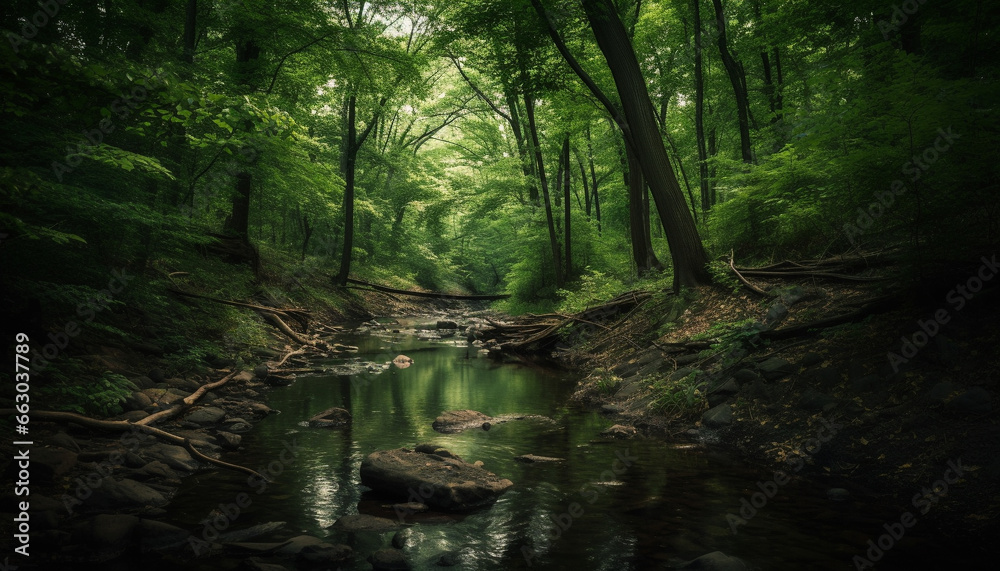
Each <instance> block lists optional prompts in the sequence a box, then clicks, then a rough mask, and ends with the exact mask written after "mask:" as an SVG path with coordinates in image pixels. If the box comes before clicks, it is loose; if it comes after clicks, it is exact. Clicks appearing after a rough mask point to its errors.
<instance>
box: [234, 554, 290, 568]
mask: <svg viewBox="0 0 1000 571" xmlns="http://www.w3.org/2000/svg"><path fill="white" fill-rule="evenodd" d="M239 569H241V570H242V571H288V568H287V567H285V566H284V565H276V564H274V563H264V562H263V561H262V560H261V559H260V558H259V557H250V558H247V559H244V560H243V563H242V564H241V565H240V567H239Z"/></svg>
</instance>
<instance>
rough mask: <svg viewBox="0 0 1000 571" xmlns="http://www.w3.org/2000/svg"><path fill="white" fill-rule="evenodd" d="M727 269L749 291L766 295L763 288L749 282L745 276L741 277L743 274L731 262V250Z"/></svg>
mask: <svg viewBox="0 0 1000 571" xmlns="http://www.w3.org/2000/svg"><path fill="white" fill-rule="evenodd" d="M729 269H730V270H732V272H733V273H734V274H736V279H738V280H740V282H741V283H742V284H743V285H745V286H747V288H748V289H749V290H750V291H752V292H754V293H756V294H758V295H764V296H766V295H767V292H766V291H764V290H762V289H760V288H759V287H757V286H755V285H753V284H752V283H750V282H749V281H748V280H747V279H746V278H745V277H743V274H741V273H740V271H739V270H737V269H736V266H735V265H734V264H733V252H732V250H730V251H729Z"/></svg>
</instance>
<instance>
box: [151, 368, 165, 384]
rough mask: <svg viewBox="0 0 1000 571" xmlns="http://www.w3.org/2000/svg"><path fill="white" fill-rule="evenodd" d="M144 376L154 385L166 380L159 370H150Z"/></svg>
mask: <svg viewBox="0 0 1000 571" xmlns="http://www.w3.org/2000/svg"><path fill="white" fill-rule="evenodd" d="M146 376H147V377H149V379H150V380H151V381H153V382H154V383H162V382H163V381H165V380H166V379H167V378H166V376H165V375H164V374H163V371H162V370H161V369H150V371H149V372H148V373H146Z"/></svg>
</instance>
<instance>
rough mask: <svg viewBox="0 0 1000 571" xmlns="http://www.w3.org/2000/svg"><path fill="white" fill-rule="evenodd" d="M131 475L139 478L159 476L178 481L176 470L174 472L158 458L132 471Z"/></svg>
mask: <svg viewBox="0 0 1000 571" xmlns="http://www.w3.org/2000/svg"><path fill="white" fill-rule="evenodd" d="M132 477H134V478H139V479H140V480H147V479H150V478H161V479H163V480H172V481H180V479H179V478H178V476H177V472H174V471H173V470H172V469H171V468H170V466H167V465H166V464H164V463H163V462H160V461H159V460H153V461H152V462H150V463H149V464H146V465H145V466H143V467H142V468H139V469H138V470H136V471H134V472H133V473H132Z"/></svg>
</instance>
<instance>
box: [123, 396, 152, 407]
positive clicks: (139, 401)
mask: <svg viewBox="0 0 1000 571" xmlns="http://www.w3.org/2000/svg"><path fill="white" fill-rule="evenodd" d="M152 404H153V401H152V400H150V398H149V396H147V395H146V394H145V393H143V392H142V391H135V392H134V393H132V394H131V395H130V396H129V397H128V398H126V399H125V406H126V407H128V408H129V409H130V410H143V409H144V408H146V407H147V406H151V405H152Z"/></svg>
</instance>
